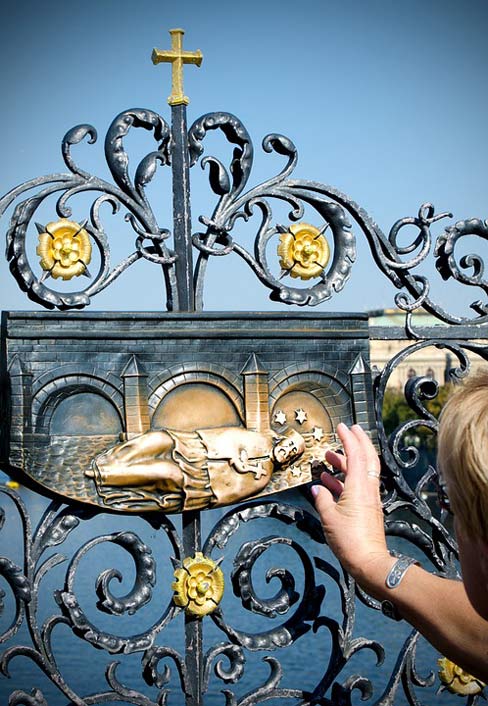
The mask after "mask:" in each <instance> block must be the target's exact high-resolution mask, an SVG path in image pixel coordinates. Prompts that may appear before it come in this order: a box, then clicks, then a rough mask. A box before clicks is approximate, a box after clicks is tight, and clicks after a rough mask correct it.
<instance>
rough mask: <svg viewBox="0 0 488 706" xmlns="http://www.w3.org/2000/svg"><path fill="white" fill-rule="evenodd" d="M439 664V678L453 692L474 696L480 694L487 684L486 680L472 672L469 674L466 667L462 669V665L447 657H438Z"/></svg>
mask: <svg viewBox="0 0 488 706" xmlns="http://www.w3.org/2000/svg"><path fill="white" fill-rule="evenodd" d="M437 664H438V665H439V667H440V669H439V679H440V680H441V682H442V684H443V686H444V688H445V689H447V690H448V691H450V692H451V693H452V694H459V695H460V696H474V695H475V694H480V693H481V692H482V691H483V689H484V688H485V686H486V684H484V682H482V681H480V680H479V679H476V677H473V675H472V674H468V672H465V671H464V669H461V667H458V666H457V664H454V662H451V660H449V659H447V658H446V657H442V659H438V660H437Z"/></svg>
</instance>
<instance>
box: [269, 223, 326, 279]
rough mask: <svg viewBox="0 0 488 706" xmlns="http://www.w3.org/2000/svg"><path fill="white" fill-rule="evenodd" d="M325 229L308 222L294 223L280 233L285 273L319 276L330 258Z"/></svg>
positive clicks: (309, 277)
mask: <svg viewBox="0 0 488 706" xmlns="http://www.w3.org/2000/svg"><path fill="white" fill-rule="evenodd" d="M323 230H324V229H322V230H319V229H318V228H316V227H315V226H312V225H310V224H308V223H293V224H292V225H291V226H290V228H289V230H287V231H285V232H282V233H281V235H280V244H279V245H278V257H279V258H280V266H281V267H282V269H283V271H284V273H285V274H289V275H291V276H292V277H300V279H312V278H313V277H318V276H319V275H320V274H321V272H322V271H323V269H324V267H325V266H326V265H327V263H328V262H329V259H330V250H329V245H328V243H327V240H326V239H325V238H324V236H323Z"/></svg>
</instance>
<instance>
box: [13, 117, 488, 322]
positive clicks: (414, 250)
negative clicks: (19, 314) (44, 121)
mask: <svg viewBox="0 0 488 706" xmlns="http://www.w3.org/2000/svg"><path fill="white" fill-rule="evenodd" d="M139 128H143V129H145V130H147V131H150V132H151V133H152V135H153V138H154V140H155V142H156V148H155V149H154V150H153V151H151V152H149V153H148V154H147V155H146V156H145V157H143V159H141V160H140V162H139V164H138V166H137V168H136V169H135V172H134V176H133V177H131V174H130V171H129V155H128V153H127V152H126V150H125V147H124V138H126V137H127V135H128V133H129V131H130V130H132V129H139ZM215 130H217V131H220V132H221V133H222V134H223V136H224V137H225V138H226V140H227V141H228V143H229V144H230V145H231V146H232V147H233V152H232V158H231V160H230V162H229V164H228V165H227V166H225V165H224V164H223V162H222V161H221V160H220V159H218V158H217V157H215V156H212V155H204V142H205V137H206V135H207V134H208V132H209V131H215ZM85 139H87V140H88V142H89V144H93V143H95V141H96V139H97V132H96V130H95V128H94V127H92V126H90V125H78V126H76V127H74V128H72V129H71V130H69V131H68V132H67V133H66V135H65V137H64V139H63V142H62V154H63V158H64V161H65V164H66V166H67V167H68V169H69V172H68V173H61V174H52V175H50V176H45V177H39V178H36V179H32V180H30V181H28V182H26V183H24V184H22V185H20V186H18V187H16V188H15V189H12V191H10V192H9V193H8V194H7V195H6V196H4V197H3V198H2V199H0V215H2V214H3V213H4V212H5V211H6V210H7V209H8V208H9V207H11V206H13V205H14V204H17V205H16V206H15V209H14V211H13V214H12V217H11V220H10V227H9V231H8V234H7V250H6V254H7V259H8V260H9V262H10V269H11V271H12V274H13V275H14V277H15V278H16V280H17V282H18V284H19V285H20V287H21V288H22V289H23V290H24V291H25V292H26V293H27V295H28V297H29V298H30V299H32V300H33V301H35V302H37V303H39V304H42V305H43V306H45V307H47V308H58V309H61V310H64V309H73V308H78V309H81V308H84V307H85V306H87V305H88V304H89V303H90V302H91V299H92V297H94V296H95V295H96V294H98V293H99V292H100V291H102V290H103V289H105V288H106V287H108V286H109V285H110V284H111V283H112V282H113V281H114V280H116V279H117V278H118V277H119V276H120V275H122V273H123V272H124V271H125V270H126V269H127V268H128V267H130V266H131V265H133V264H134V263H135V262H136V261H138V260H140V259H141V258H144V259H146V260H147V261H148V262H150V263H152V264H157V265H159V266H160V267H161V268H162V272H163V280H164V284H165V289H166V301H167V307H168V309H169V310H173V309H177V308H178V283H177V281H176V276H175V262H176V260H177V259H178V258H179V257H180V256H181V255H180V254H178V253H177V252H176V251H175V249H174V247H173V248H172V247H170V245H169V243H170V242H171V235H172V231H171V228H170V227H168V226H169V225H170V220H171V214H168V216H167V222H166V223H165V224H164V226H161V225H160V224H159V223H158V221H157V218H156V216H155V213H154V211H153V209H152V207H151V205H150V203H149V200H148V197H147V194H146V189H147V187H148V185H149V184H150V183H151V181H152V180H153V179H154V177H155V175H156V173H157V168H158V166H163V167H165V168H168V167H169V166H170V165H171V155H172V150H173V148H174V142H173V138H172V136H171V130H170V128H169V126H168V125H167V123H166V122H165V120H164V119H163V118H162V117H161V116H160V115H158V114H157V113H155V112H153V111H151V110H147V109H139V108H134V109H131V110H127V111H124V112H122V113H120V115H118V116H117V117H116V118H115V119H114V121H113V122H112V124H111V126H110V127H109V129H108V131H107V134H106V138H105V157H106V162H107V165H108V167H109V170H110V172H111V175H112V177H113V182H114V183H111V182H108V181H106V180H104V179H101V178H99V177H97V176H93V175H91V174H89V173H88V172H87V171H85V170H83V169H82V168H81V167H80V166H79V165H78V164H77V162H75V160H74V158H73V155H72V148H73V147H74V146H76V145H78V144H79V143H81V142H82V141H83V140H85ZM262 147H263V150H264V151H265V152H267V153H271V152H275V153H276V154H278V155H280V156H282V157H284V158H286V160H287V161H286V164H285V166H284V167H283V169H282V170H281V171H280V172H279V173H278V174H276V175H275V176H273V177H271V178H270V179H268V180H267V181H264V182H263V183H261V184H258V185H256V186H254V187H251V188H249V189H248V190H247V191H246V187H247V185H248V180H249V177H250V174H251V170H252V166H253V154H254V149H253V145H252V142H251V138H250V136H249V134H248V132H247V130H246V128H245V127H244V125H243V124H242V123H241V122H240V121H239V119H238V118H236V117H235V116H234V115H232V114H230V113H223V112H217V113H209V114H206V115H203V116H202V117H201V118H199V119H198V120H196V121H195V122H194V123H193V125H192V126H191V127H190V128H189V130H188V133H187V149H188V151H189V163H190V166H191V167H193V166H195V165H196V164H197V163H198V162H200V164H201V167H202V168H203V169H208V177H209V184H210V187H211V189H212V191H213V193H214V194H215V196H216V197H217V203H216V206H215V208H214V210H213V212H212V213H211V214H209V215H201V216H199V221H200V223H201V224H202V225H203V226H204V230H202V231H197V232H194V233H193V235H192V243H193V248H194V251H195V252H196V254H197V260H196V263H195V267H194V271H193V280H194V287H195V302H194V306H195V308H196V309H197V310H198V309H201V308H202V307H203V293H204V283H205V275H206V269H207V263H208V260H209V258H211V257H226V256H229V255H231V254H235V255H237V256H238V257H239V258H241V259H242V260H243V261H244V262H245V263H246V264H247V265H248V266H249V267H250V268H251V270H252V271H253V272H254V273H255V275H256V276H257V277H258V279H259V280H260V281H261V283H262V284H263V285H264V286H265V287H267V288H268V289H269V290H270V298H271V299H272V300H276V301H279V302H282V303H285V304H294V305H298V306H306V305H308V306H315V305H317V304H319V303H321V302H323V301H327V300H329V299H331V298H332V297H333V296H334V294H336V293H337V292H339V291H341V290H342V289H343V288H344V286H345V285H346V283H347V281H348V279H349V277H350V275H351V270H352V267H353V264H354V262H355V259H356V237H355V235H354V233H353V230H352V224H351V221H350V219H352V222H353V223H354V224H355V225H356V227H357V228H358V229H359V231H361V232H362V234H363V235H364V236H365V238H366V241H367V243H368V246H369V248H370V251H371V253H372V256H373V258H374V260H375V262H376V264H377V266H378V269H379V270H380V271H381V272H382V273H383V274H384V275H386V277H388V279H389V280H390V281H391V282H392V283H393V284H394V285H395V287H396V288H398V289H399V290H401V291H400V292H399V293H398V294H397V296H396V299H395V303H396V305H397V306H398V307H400V308H401V309H403V310H405V311H407V312H412V311H414V310H415V309H417V308H419V307H420V306H422V307H423V308H424V309H426V310H427V311H429V312H430V313H431V314H433V315H435V316H436V317H438V318H439V319H440V320H442V321H445V322H447V323H451V324H469V323H476V324H481V323H485V322H486V321H487V320H488V318H487V317H488V313H487V309H486V304H485V303H484V302H482V301H481V300H479V299H477V300H475V301H473V302H472V304H471V308H472V310H473V312H474V313H473V316H458V315H455V314H453V313H450V312H448V311H446V310H445V308H444V307H443V306H441V305H440V304H439V303H438V302H437V301H436V300H435V299H434V298H432V295H431V286H430V282H429V279H428V278H427V277H426V276H424V275H420V274H416V273H415V272H414V270H415V269H416V268H417V267H419V265H421V264H422V263H425V262H427V258H428V256H429V255H430V256H433V257H434V259H435V265H436V268H437V270H438V272H439V274H440V276H441V277H442V279H444V280H448V279H452V280H456V281H457V282H460V283H462V284H464V285H467V286H472V287H478V288H480V289H481V290H482V291H483V292H484V293H486V292H487V291H488V282H487V280H486V279H485V277H484V262H483V259H482V257H481V256H480V255H477V254H470V255H464V256H462V257H461V256H459V257H458V255H457V253H456V245H457V244H458V243H459V242H460V241H461V240H463V239H465V238H466V237H467V236H477V237H479V238H481V240H486V239H487V238H488V223H487V221H483V220H481V219H479V218H469V219H465V220H461V221H458V222H456V223H455V224H453V225H450V226H447V227H446V228H445V230H444V231H443V232H442V233H441V234H440V235H438V236H437V237H436V238H435V239H434V237H433V235H432V233H431V226H432V224H434V223H435V222H436V221H439V220H441V219H445V218H448V217H452V214H450V213H447V212H445V213H439V214H436V213H435V209H434V206H433V205H432V204H430V203H425V204H422V205H421V207H420V208H419V212H418V214H417V216H414V217H405V218H401V219H399V220H398V221H397V222H396V223H394V224H393V226H392V228H391V229H390V231H389V233H388V235H385V233H383V231H382V230H381V229H380V227H379V226H378V225H377V224H376V223H375V222H374V221H373V219H372V218H371V217H370V216H369V215H368V214H367V213H366V211H365V210H364V209H362V208H361V207H360V206H358V204H357V203H355V202H354V201H353V200H352V199H351V198H350V197H349V196H347V195H345V194H343V193H341V192H340V191H338V190H337V189H336V188H334V187H332V186H327V185H325V184H320V183H317V182H313V181H306V180H300V179H293V178H291V175H292V172H293V170H294V168H295V166H296V164H297V161H298V154H297V150H296V147H295V145H294V144H293V142H292V141H291V140H290V139H289V138H287V137H284V136H283V135H279V134H270V135H267V136H266V137H265V138H264V140H263V143H262ZM32 192H34V193H32ZM84 193H98V194H99V195H98V196H97V197H96V198H95V200H94V201H93V203H92V205H91V207H90V208H89V210H88V211H87V212H86V213H85V217H84V219H83V226H84V227H85V228H86V230H87V232H88V234H89V237H90V239H91V240H92V241H93V243H94V245H95V248H96V251H97V252H98V255H99V265H98V269H97V271H96V273H94V274H93V275H92V273H91V272H90V271H89V269H88V267H87V268H86V271H85V272H84V274H86V275H87V277H88V278H89V279H90V280H91V281H89V282H87V284H86V286H85V287H84V288H81V289H79V290H78V291H75V292H63V291H60V290H59V289H57V288H56V287H57V285H56V287H55V286H54V285H51V286H48V283H50V279H49V277H50V274H51V273H50V272H49V271H48V270H47V271H46V270H44V271H42V270H41V272H40V273H39V274H38V273H36V268H35V266H34V265H33V262H32V259H33V258H32V256H31V255H29V248H28V241H29V232H30V230H32V228H33V226H34V222H35V218H36V212H37V210H38V209H39V207H40V206H41V205H43V204H45V203H46V202H47V201H48V200H49V199H50V198H51V197H54V196H56V195H57V201H56V206H55V210H56V213H57V215H58V216H59V217H60V218H65V219H69V218H70V217H71V214H72V207H71V202H72V201H74V199H75V198H76V197H77V196H80V195H82V194H84ZM29 194H30V195H29ZM25 196H27V198H25ZM279 203H282V204H283V203H285V204H287V205H288V207H290V211H289V214H288V218H289V220H290V222H292V223H293V222H298V221H300V220H301V219H302V218H303V215H304V212H305V209H306V208H308V207H310V208H312V209H313V212H314V213H315V217H316V218H317V219H318V222H319V223H320V225H321V232H322V233H324V234H326V235H327V238H328V240H329V241H331V242H330V246H331V249H332V256H331V259H330V264H329V265H328V266H324V267H323V269H322V271H320V272H319V273H318V274H315V275H314V279H315V280H317V281H315V282H314V283H313V284H311V285H310V286H301V287H299V286H290V285H288V284H285V283H283V281H282V278H283V276H284V275H286V274H289V272H287V271H286V270H285V271H283V270H282V271H281V272H280V271H279V268H278V271H277V272H276V273H274V272H273V269H275V270H276V263H275V262H274V260H273V257H272V255H271V252H270V251H271V247H270V243H272V242H275V241H276V238H277V236H279V234H280V233H283V232H286V231H287V229H288V225H287V224H283V223H279V222H276V221H275V218H274V215H273V205H274V204H279ZM105 204H106V205H108V206H109V207H110V208H111V209H112V213H116V212H118V211H119V210H120V209H121V208H122V209H127V213H126V215H125V219H126V221H128V223H129V224H130V226H131V228H132V230H133V231H134V234H135V240H134V247H133V250H132V252H130V253H129V254H128V255H127V256H126V257H125V258H124V259H122V260H121V261H120V262H118V263H117V264H112V262H111V238H109V237H108V235H107V231H108V228H106V227H105V226H104V220H105V219H104V218H102V207H103V206H104V205H105ZM83 209H84V212H85V211H86V209H85V207H84V206H83ZM238 221H244V222H246V223H247V222H249V223H250V224H252V223H254V222H257V227H255V228H254V229H253V230H254V232H255V236H254V245H253V249H252V250H250V249H247V248H246V247H244V245H242V244H239V243H238V242H237V240H235V239H234V237H233V235H232V233H233V230H234V228H235V226H236V223H237V222H238ZM42 227H43V226H42V224H38V230H40V229H42ZM405 227H410V228H413V229H414V230H415V231H416V232H415V235H414V236H413V238H412V240H411V242H409V243H408V244H400V241H401V240H402V239H403V238H404V237H405V233H406V232H407V231H404V230H403V229H404V228H405ZM329 234H330V235H329ZM275 259H276V258H275Z"/></svg>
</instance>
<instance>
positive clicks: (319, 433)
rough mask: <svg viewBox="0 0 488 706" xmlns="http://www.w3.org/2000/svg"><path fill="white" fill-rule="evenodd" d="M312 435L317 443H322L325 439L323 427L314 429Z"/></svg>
mask: <svg viewBox="0 0 488 706" xmlns="http://www.w3.org/2000/svg"><path fill="white" fill-rule="evenodd" d="M312 434H313V438H314V439H315V441H320V440H321V439H323V437H324V430H323V429H322V428H321V427H314V428H313V431H312Z"/></svg>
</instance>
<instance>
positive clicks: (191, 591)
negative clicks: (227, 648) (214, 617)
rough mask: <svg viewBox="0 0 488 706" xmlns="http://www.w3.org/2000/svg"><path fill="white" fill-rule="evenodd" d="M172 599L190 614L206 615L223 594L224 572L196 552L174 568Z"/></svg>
mask: <svg viewBox="0 0 488 706" xmlns="http://www.w3.org/2000/svg"><path fill="white" fill-rule="evenodd" d="M174 576H175V581H174V582H173V583H172V584H171V588H172V589H173V591H174V595H173V601H174V602H175V604H176V605H178V606H181V607H183V608H184V609H185V611H186V612H187V613H188V614H190V615H197V616H199V617H203V616H204V615H208V614H209V613H211V612H212V611H214V610H215V608H216V607H217V606H218V604H219V603H220V601H221V599H222V596H223V594H224V574H223V573H222V570H221V569H220V568H219V567H218V565H217V564H216V563H215V561H213V560H212V559H209V558H208V557H206V556H203V554H202V553H201V552H197V553H196V554H195V556H194V557H187V558H186V559H184V560H183V566H182V567H180V568H179V569H176V570H175V573H174Z"/></svg>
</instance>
